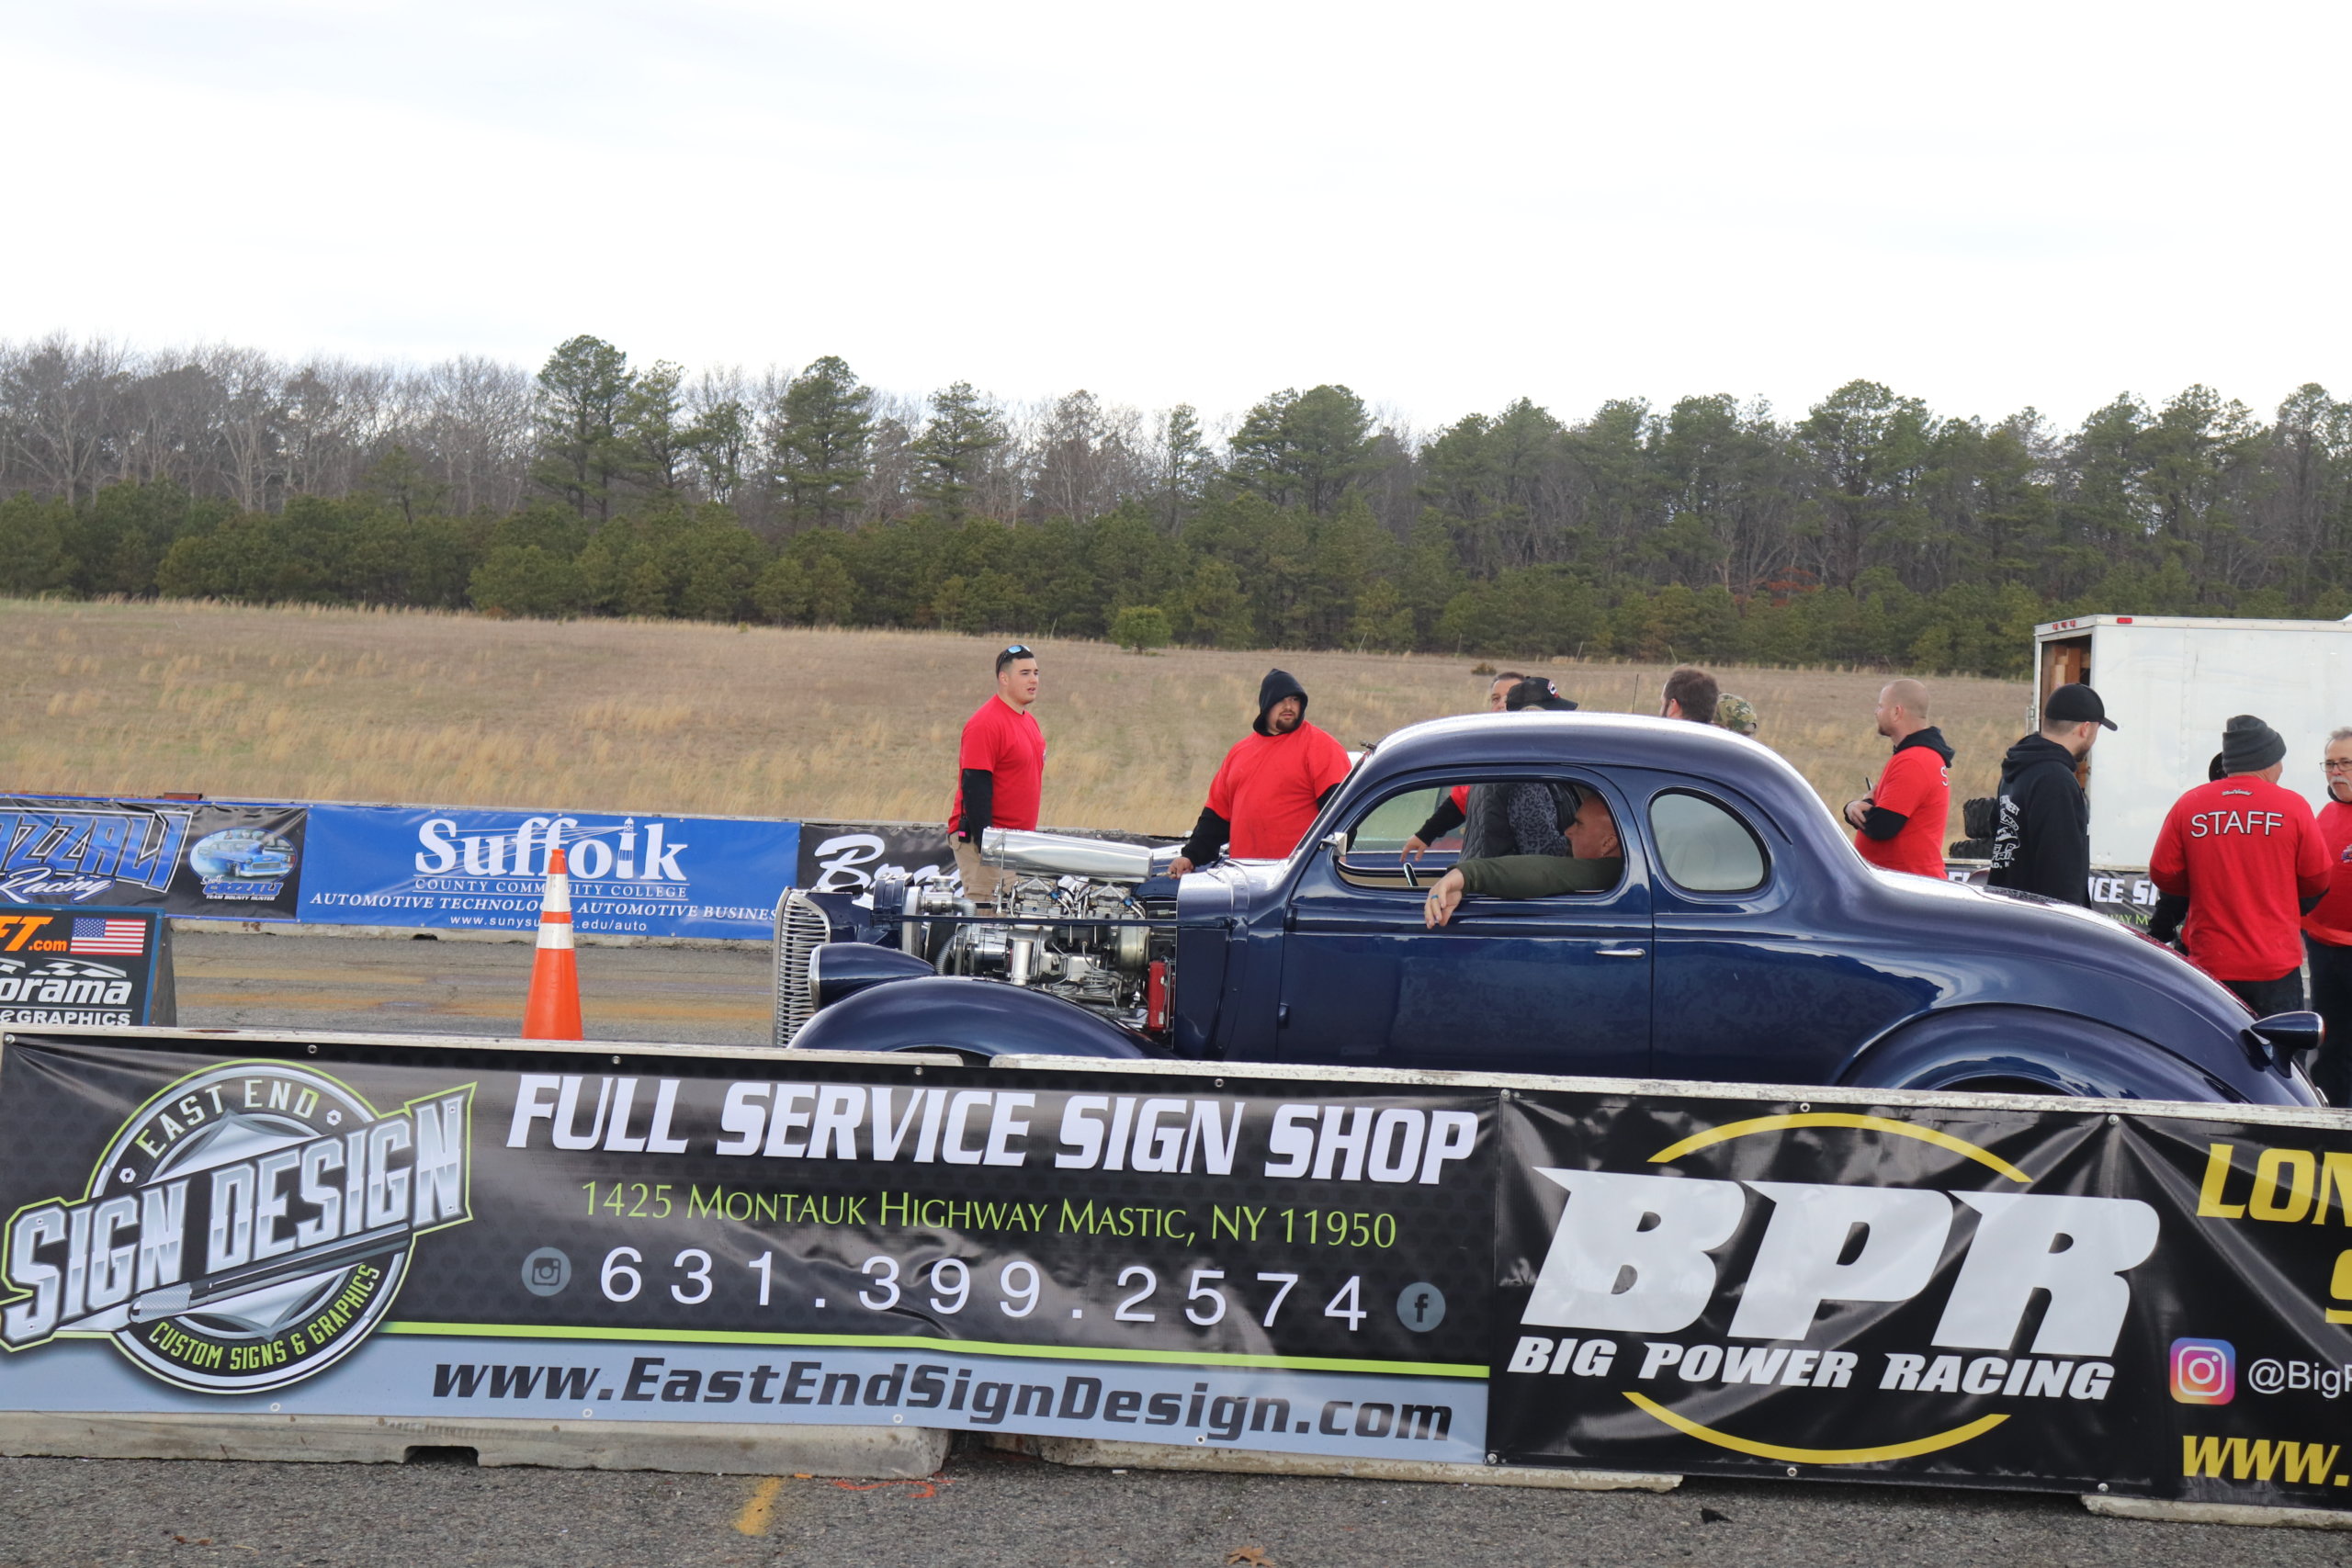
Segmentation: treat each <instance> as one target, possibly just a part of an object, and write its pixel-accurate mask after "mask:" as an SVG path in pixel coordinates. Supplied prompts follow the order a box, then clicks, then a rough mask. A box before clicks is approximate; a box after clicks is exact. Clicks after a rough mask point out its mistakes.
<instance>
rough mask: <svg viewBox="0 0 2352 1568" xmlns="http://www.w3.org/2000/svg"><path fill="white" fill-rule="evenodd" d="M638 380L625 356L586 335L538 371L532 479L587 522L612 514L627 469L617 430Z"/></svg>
mask: <svg viewBox="0 0 2352 1568" xmlns="http://www.w3.org/2000/svg"><path fill="white" fill-rule="evenodd" d="M635 384H636V378H635V377H634V376H632V375H631V374H630V373H629V368H628V355H626V354H623V353H622V352H621V351H620V350H619V349H617V348H615V347H614V346H613V345H612V344H608V343H606V342H605V341H604V340H603V339H602V338H594V337H589V336H587V335H585V334H584V333H583V334H582V335H581V336H579V337H575V338H572V339H570V340H569V341H567V342H565V343H563V344H560V345H559V346H558V347H557V349H556V351H555V352H554V353H553V354H551V355H548V362H547V364H546V365H544V366H542V367H540V369H539V378H538V422H539V460H538V462H537V464H536V465H535V466H534V467H533V468H532V474H531V477H532V478H533V479H537V481H538V482H539V483H540V484H542V485H545V486H546V487H547V488H548V489H549V490H551V491H555V492H556V493H557V494H558V495H560V496H561V497H562V498H563V499H564V500H565V501H567V502H570V503H571V508H572V510H573V511H575V512H577V513H579V514H580V515H581V516H582V517H585V516H587V515H588V513H589V512H590V511H591V510H592V509H593V510H594V513H596V516H597V517H598V519H599V520H602V519H604V518H606V517H610V516H611V515H612V512H613V484H614V481H615V480H616V479H618V478H619V477H620V476H621V475H622V474H623V473H624V472H625V471H627V469H628V466H629V465H628V443H627V442H626V441H625V440H624V439H623V437H622V434H621V423H622V420H623V417H624V415H625V413H626V411H627V409H628V400H629V394H630V392H631V390H632V389H633V388H634V386H635Z"/></svg>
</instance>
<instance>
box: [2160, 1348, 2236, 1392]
mask: <svg viewBox="0 0 2352 1568" xmlns="http://www.w3.org/2000/svg"><path fill="white" fill-rule="evenodd" d="M2237 1392H2238V1353H2237V1348H2236V1347H2235V1346H2233V1345H2232V1344H2231V1343H2230V1342H2229V1341H2228V1340H2226V1339H2176V1340H2174V1341H2173V1342H2172V1396H2173V1397H2174V1398H2175V1399H2177V1400H2178V1401H2180V1403H2181V1404H2228V1403H2229V1402H2230V1401H2231V1400H2233V1399H2234V1398H2236V1397H2237Z"/></svg>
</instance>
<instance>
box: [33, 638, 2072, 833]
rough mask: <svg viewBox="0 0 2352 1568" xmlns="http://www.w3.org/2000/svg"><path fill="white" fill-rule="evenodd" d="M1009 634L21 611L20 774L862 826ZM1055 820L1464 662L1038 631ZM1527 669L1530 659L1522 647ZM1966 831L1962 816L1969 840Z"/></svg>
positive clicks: (924, 785)
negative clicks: (1282, 710) (1246, 736)
mask: <svg viewBox="0 0 2352 1568" xmlns="http://www.w3.org/2000/svg"><path fill="white" fill-rule="evenodd" d="M998 646H1000V645H999V644H997V643H995V642H993V641H991V640H989V639H984V638H978V637H957V636H950V635H945V634H934V633H920V632H881V631H809V630H780V629H775V628H768V627H727V626H698V625H687V624H682V623H677V622H660V621H656V622H616V621H574V622H569V623H554V622H546V621H494V620H485V619H481V618H479V617H476V616H471V615H438V614H427V613H420V612H397V613H386V612H380V611H361V610H322V609H307V608H297V609H249V608H240V607H232V606H224V605H212V604H187V603H183V602H173V603H167V604H61V603H53V602H41V603H28V602H24V601H0V791H28V792H34V791H37V792H41V793H54V794H90V793H124V794H130V793H139V794H149V793H155V792H162V791H194V792H199V793H202V794H205V795H213V796H216V797H223V796H260V797H277V798H291V799H311V800H354V801H408V802H415V803H419V804H434V805H450V806H534V807H547V806H560V807H569V808H572V809H581V810H629V811H669V812H707V813H720V814H738V815H748V816H763V817H767V816H774V817H807V818H820V819H821V818H833V819H842V818H847V819H851V820H884V821H887V820H896V819H907V820H912V819H930V818H939V817H941V816H943V815H944V813H945V810H946V807H947V799H948V795H949V791H950V789H951V788H952V785H953V783H954V778H955V749H956V732H957V728H958V727H959V726H960V725H961V724H962V722H963V720H964V718H965V716H967V714H969V713H970V712H971V710H972V709H973V708H974V707H975V706H976V705H978V703H979V702H980V700H981V699H982V698H983V697H984V696H986V695H987V694H988V692H989V689H990V685H989V664H990V656H991V655H992V654H993V653H994V651H995V649H996V648H997V647H998ZM1037 646H1038V648H1039V651H1040V654H1041V657H1042V660H1043V663H1044V674H1045V690H1044V694H1043V696H1042V698H1041V700H1040V701H1039V704H1038V706H1037V709H1036V712H1037V715H1038V717H1039V719H1040V721H1041V722H1042V723H1043V725H1044V727H1045V729H1046V737H1047V744H1048V746H1049V749H1050V750H1049V752H1048V759H1047V764H1046V812H1045V816H1046V821H1047V822H1048V823H1052V824H1057V825H1060V826H1066V827H1101V828H1125V829H1133V830H1138V831H1154V830H1157V831H1165V832H1181V831H1183V830H1185V829H1188V828H1189V827H1190V826H1191V823H1192V820H1193V816H1194V815H1195V814H1196V813H1197V812H1198V811H1199V809H1200V803H1201V800H1202V797H1203V795H1204V794H1205V792H1206V790H1207V787H1208V782H1209V778H1210V775H1211V774H1212V773H1215V772H1216V763H1217V760H1218V759H1219V758H1220V757H1221V756H1222V755H1223V754H1224V752H1225V750H1226V748H1227V746H1229V745H1230V744H1231V743H1232V742H1233V741H1234V740H1235V739H1238V737H1239V736H1240V735H1241V733H1242V732H1243V730H1244V728H1246V727H1247V725H1248V724H1249V721H1250V717H1251V716H1252V715H1253V714H1254V712H1255V710H1256V701H1257V690H1258V681H1259V678H1260V677H1261V675H1262V674H1263V673H1264V672H1265V670H1266V668H1267V666H1268V665H1270V664H1275V663H1279V664H1281V665H1282V666H1283V667H1284V668H1285V669H1288V670H1290V671H1293V672H1294V673H1295V674H1296V675H1297V676H1298V677H1299V679H1300V680H1301V681H1302V682H1305V683H1306V687H1307V690H1308V691H1309V693H1310V694H1312V699H1313V705H1312V707H1311V709H1310V714H1311V716H1312V717H1313V718H1314V720H1315V722H1316V723H1317V724H1319V725H1321V726H1322V727H1323V728H1327V729H1329V730H1330V731H1331V732H1332V733H1333V734H1335V735H1337V736H1338V737H1339V738H1340V739H1341V740H1343V741H1346V742H1349V743H1351V744H1352V743H1355V742H1358V741H1363V740H1369V739H1377V738H1378V737H1380V736H1383V735H1385V734H1387V733H1388V732H1389V731H1390V730H1393V729H1396V728H1398V727H1399V726H1402V725H1406V724H1409V723H1412V722H1414V721H1415V720H1419V719H1424V718H1430V717H1434V716H1440V715H1443V714H1449V713H1457V712H1463V711H1465V710H1468V709H1471V708H1473V707H1476V705H1478V704H1479V703H1480V702H1481V701H1482V700H1483V697H1484V694H1485V689H1486V682H1485V681H1484V679H1483V678H1481V677H1478V676H1476V675H1473V674H1472V673H1471V672H1470V667H1471V664H1472V663H1473V662H1474V661H1473V660H1467V659H1453V658H1443V657H1438V656H1433V655H1426V654H1424V655H1405V656H1399V655H1389V654H1351V653H1299V652H1286V653H1273V654H1269V653H1228V652H1208V651H1197V650H1191V649H1184V650H1170V651H1168V652H1165V653H1161V654H1159V655H1154V656H1150V657H1137V656H1136V655H1133V654H1128V653H1124V652H1121V651H1120V650H1119V649H1114V648H1109V647H1105V646H1104V645H1103V644H1100V643H1084V642H1072V643H1054V642H1047V643H1043V644H1039V645H1037ZM1505 663H1506V667H1516V668H1521V669H1525V668H1530V666H1529V665H1528V664H1527V663H1526V662H1525V661H1517V662H1515V663H1514V662H1513V661H1505ZM1540 668H1541V669H1542V670H1543V671H1544V673H1546V674H1549V675H1551V676H1552V677H1553V678H1554V679H1555V680H1556V681H1557V682H1559V685H1560V688H1561V689H1562V690H1563V691H1564V692H1566V693H1567V694H1570V695H1572V696H1574V697H1576V698H1577V700H1578V701H1579V702H1581V703H1582V704H1583V705H1585V706H1586V707H1588V708H1594V709H1601V710H1617V711H1623V712H1644V713H1647V712H1655V711H1656V710H1657V690H1658V685H1659V682H1660V680H1661V678H1662V677H1663V675H1664V673H1665V671H1664V669H1663V667H1661V666H1657V665H1640V664H1620V663H1577V662H1574V661H1570V660H1548V661H1545V662H1544V663H1543V664H1542V665H1541V666H1540ZM1719 674H1720V675H1721V677H1722V679H1723V682H1724V687H1725V689H1726V690H1729V691H1733V692H1737V693H1739V694H1742V695H1744V696H1746V697H1747V699H1748V700H1749V701H1751V702H1753V703H1754V704H1755V705H1756V707H1757V711H1758V715H1759V716H1761V719H1762V722H1763V728H1762V731H1761V734H1760V735H1759V737H1758V739H1762V740H1764V741H1766V742H1768V743H1770V745H1772V746H1774V747H1776V748H1778V749H1779V750H1781V752H1782V753H1783V754H1784V755H1786V756H1787V757H1789V758H1790V760H1791V761H1794V762H1795V763H1796V764H1797V766H1798V767H1799V768H1801V769H1803V770H1804V773H1805V775H1806V776H1807V777H1808V778H1810V779H1811V780H1812V781H1813V783H1814V785H1815V788H1816V789H1818V790H1820V791H1821V792H1822V794H1823V795H1824V796H1825V797H1826V798H1829V799H1832V800H1844V799H1847V798H1849V797H1850V796H1852V795H1856V794H1859V793H1860V786H1861V784H1862V781H1863V779H1864V777H1865V776H1866V775H1869V774H1871V773H1875V772H1876V770H1877V768H1878V767H1879V765H1880V764H1881V763H1882V762H1883V760H1884V758H1885V755H1886V743H1885V742H1884V741H1883V740H1880V739H1877V738H1876V736H1874V735H1873V734H1872V733H1871V704H1872V702H1873V701H1874V699H1875V695H1876V693H1877V690H1878V687H1879V685H1880V684H1881V683H1882V682H1883V680H1884V676H1883V675H1881V674H1878V673H1874V672H1870V671H1859V672H1858V671H1819V670H1770V669H1736V670H1724V671H1719ZM1933 690H1934V692H1935V696H1936V704H1937V711H1936V718H1937V720H1938V721H1939V723H1940V724H1941V725H1942V727H1943V729H1944V732H1945V734H1946V735H1947V736H1948V737H1949V738H1950V739H1951V741H1952V743H1953V745H1954V746H1955V747H1956V748H1958V750H1959V753H1960V755H1959V759H1958V762H1957V764H1956V767H1955V771H1954V776H1953V780H1952V783H1953V786H1954V792H1955V798H1965V797H1966V796H1968V795H1984V794H1987V793H1989V792H1990V788H1991V785H1992V784H1993V781H1994V779H1995V777H1996V773H1997V772H1998V768H1999V760H2000V753H2001V751H2002V750H2004V749H2006V748H2007V745H2008V744H2009V742H2010V741H2011V740H2013V739H2016V738H2017V736H2018V733H2019V732H2020V731H2021V729H2022V728H2023V725H2024V716H2025V709H2026V701H2027V689H2026V686H2025V684H2024V683H2023V682H1999V681H1983V680H1964V679H1941V680H1938V681H1936V682H1933ZM1958 832H1959V824H1958V822H1957V820H1955V821H1954V823H1953V824H1952V834H1953V836H1954V837H1957V836H1958Z"/></svg>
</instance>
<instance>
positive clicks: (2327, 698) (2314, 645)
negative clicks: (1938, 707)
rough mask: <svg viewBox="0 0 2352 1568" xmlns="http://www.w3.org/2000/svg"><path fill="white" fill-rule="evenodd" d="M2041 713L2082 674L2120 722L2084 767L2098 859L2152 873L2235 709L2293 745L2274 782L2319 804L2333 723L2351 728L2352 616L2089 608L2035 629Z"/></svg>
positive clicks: (2037, 711) (2036, 719)
mask: <svg viewBox="0 0 2352 1568" xmlns="http://www.w3.org/2000/svg"><path fill="white" fill-rule="evenodd" d="M2033 640H2034V644H2035V652H2036V656H2037V657H2036V658H2035V660H2034V669H2035V679H2034V687H2033V692H2034V699H2033V710H2032V713H2031V714H2030V716H2029V717H2028V721H2027V722H2028V723H2029V725H2039V724H2040V723H2041V704H2042V701H2043V699H2044V698H2046V697H2047V696H2048V695H2049V694H2050V692H2051V690H2052V688H2053V687H2056V686H2061V685H2064V684H2065V683H2066V682H2070V681H2080V682H2085V683H2086V684H2087V685H2089V686H2090V687H2092V688H2093V689H2094V690H2096V691H2097V692H2098V694H2099V700H2100V701H2101V702H2103V703H2105V704H2106V705H2107V716H2109V718H2111V719H2113V720H2114V721H2115V723H2116V725H2117V728H2116V729H2115V731H2114V732H2113V733H2111V734H2107V735H2102V736H2100V737H2099V739H2098V746H2097V747H2096V748H2094V749H2093V750H2092V751H2091V754H2090V759H2089V761H2088V763H2087V765H2086V769H2085V772H2084V788H2085V789H2086V791H2088V792H2089V795H2090V804H2091V863H2092V864H2093V865H2095V866H2098V867H2101V868H2109V867H2113V868H2118V869H2121V868H2126V867H2130V868H2134V869H2145V867H2146V866H2147V863H2148V852H2149V851H2150V850H2152V849H2153V848H2154V846H2155V841H2156V829H2159V828H2161V827H2163V826H2164V820H2165V812H2167V811H2169V810H2171V809H2172V803H2173V802H2174V801H2176V800H2177V799H2179V798H2180V796H2181V794H2182V793H2183V792H2184V791H2186V790H2188V788H2189V787H2190V786H2192V785H2195V784H2203V783H2204V782H2205V777H2206V770H2207V767H2208V766H2209V765H2210V763H2211V761H2212V757H2213V754H2214V753H2215V752H2216V751H2219V750H2221V749H2222V725H2223V724H2224V723H2225V722H2227V721H2228V720H2229V719H2230V718H2231V716H2233V715H2236V714H2242V713H2250V714H2254V715H2256V716H2259V717H2260V718H2261V719H2263V720H2264V722H2266V723H2267V724H2268V725H2269V726H2270V727H2271V728H2273V729H2276V730H2277V731H2278V733H2279V734H2280V735H2282V736H2284V737H2285V738H2286V740H2287V769H2286V772H2285V773H2283V774H2282V775H2281V776H2280V778H2279V781H2278V782H2279V783H2280V784H2284V785H2286V786H2287V787H2288V788H2289V789H2291V790H2293V791H2295V792H2296V793H2297V794H2299V795H2302V796H2303V797H2304V798H2305V799H2307V800H2309V801H2310V802H2311V803H2312V809H2313V810H2317V809H2318V808H2319V807H2320V806H2321V805H2323V804H2324V802H2325V801H2326V799H2327V786H2326V784H2325V781H2324V778H2323V776H2322V774H2321V772H2320V761H2321V758H2322V754H2323V753H2324V751H2325V750H2326V749H2327V736H2328V732H2329V731H2330V730H2332V729H2336V728H2343V727H2345V726H2352V622H2347V621H2233V620H2209V619H2201V618H2198V617H2194V616H2180V615H2085V616H2082V617H2081V618H2079V619H2077V620H2071V621H2053V622H2052V623H2051V624H2050V625H2048V626H2036V627H2035V628H2034V632H2033Z"/></svg>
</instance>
